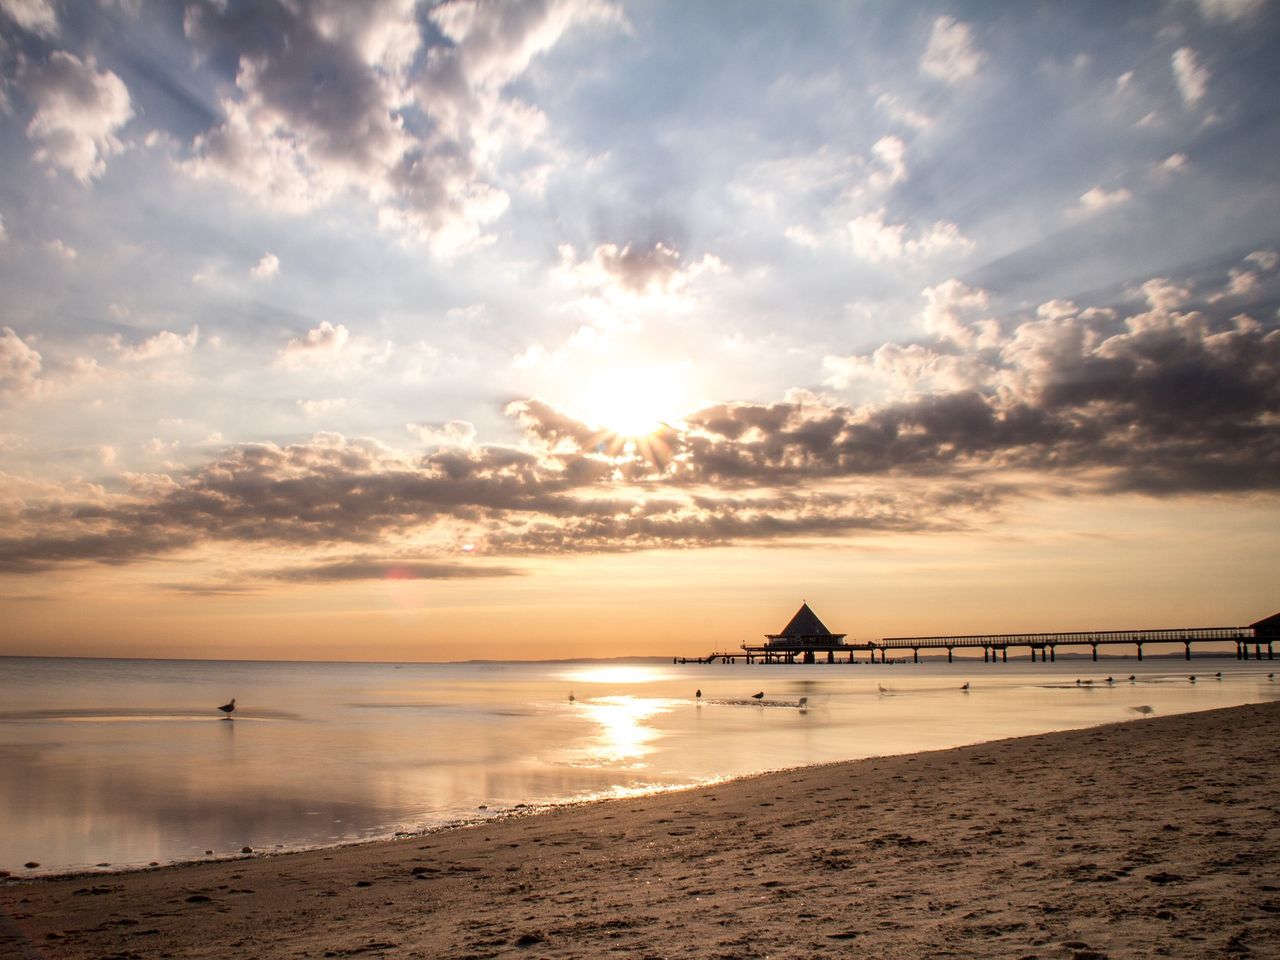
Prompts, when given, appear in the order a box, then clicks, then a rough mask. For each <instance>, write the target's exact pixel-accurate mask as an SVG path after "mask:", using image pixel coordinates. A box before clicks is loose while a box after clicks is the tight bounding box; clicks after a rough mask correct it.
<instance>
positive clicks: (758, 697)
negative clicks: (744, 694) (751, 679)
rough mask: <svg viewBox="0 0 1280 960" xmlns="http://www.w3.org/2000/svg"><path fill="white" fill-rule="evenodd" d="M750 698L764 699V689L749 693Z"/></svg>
mask: <svg viewBox="0 0 1280 960" xmlns="http://www.w3.org/2000/svg"><path fill="white" fill-rule="evenodd" d="M751 699H752V700H763V699H764V691H763V690H761V691H760V692H759V693H753V694H752V695H751Z"/></svg>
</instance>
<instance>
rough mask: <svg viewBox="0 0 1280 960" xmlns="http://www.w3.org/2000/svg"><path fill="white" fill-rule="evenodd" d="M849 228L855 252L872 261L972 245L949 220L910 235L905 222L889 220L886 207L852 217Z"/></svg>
mask: <svg viewBox="0 0 1280 960" xmlns="http://www.w3.org/2000/svg"><path fill="white" fill-rule="evenodd" d="M848 232H849V242H850V243H851V245H852V247H853V253H854V255H855V256H857V257H860V258H861V259H863V260H869V261H871V262H872V263H883V262H885V261H888V260H899V259H904V258H905V259H917V258H920V259H923V258H928V257H932V256H937V255H939V254H942V253H946V252H956V253H963V252H967V251H969V250H972V249H973V241H972V240H970V239H969V238H968V237H966V236H965V235H964V234H963V233H961V232H960V228H959V227H958V226H956V225H955V224H954V223H952V222H951V221H950V220H939V221H937V222H936V223H934V224H933V225H932V226H930V227H928V228H926V229H925V230H923V231H921V232H919V233H917V234H916V235H915V236H911V235H910V234H909V233H908V232H907V225H906V224H905V223H886V222H885V211H884V209H883V208H881V209H880V210H877V211H874V212H872V213H865V214H862V215H861V216H858V217H854V218H853V219H852V220H850V221H849V225H848Z"/></svg>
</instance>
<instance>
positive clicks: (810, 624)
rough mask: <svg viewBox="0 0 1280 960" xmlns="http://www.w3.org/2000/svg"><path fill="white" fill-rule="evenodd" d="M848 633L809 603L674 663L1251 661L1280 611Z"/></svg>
mask: <svg viewBox="0 0 1280 960" xmlns="http://www.w3.org/2000/svg"><path fill="white" fill-rule="evenodd" d="M845 636H846V634H843V633H832V632H831V631H830V630H828V629H827V628H826V625H824V624H823V622H822V621H821V620H819V619H818V617H817V614H815V613H814V612H813V611H812V610H811V609H809V604H807V603H804V604H801V606H800V609H799V610H798V611H797V612H796V615H795V616H794V617H792V618H791V622H790V623H788V624H787V625H786V626H785V627H783V628H782V632H781V633H770V634H766V635H765V640H766V641H767V642H766V643H764V644H747V643H744V644H743V645H742V652H741V653H738V652H737V651H732V652H724V653H711V654H708V655H707V656H705V657H676V658H674V659H675V662H676V663H714V662H715V661H716V660H719V661H721V662H722V663H732V662H734V661H735V660H746V661H747V662H748V663H756V662H762V663H797V662H799V663H815V662H817V654H819V653H825V654H826V655H827V656H826V661H827V663H835V662H836V654H837V653H840V652H847V653H848V655H849V656H848V660H847V661H846V662H848V663H854V662H856V661H855V659H854V654H855V652H856V651H859V650H861V651H866V652H867V653H869V654H870V655H871V658H870V659H871V662H872V663H875V662H876V655H877V654H879V659H880V662H881V663H885V662H886V661H887V660H888V659H889V652H890V651H903V652H905V651H907V650H910V651H911V655H912V660H914V661H915V662H916V663H919V662H920V651H921V650H928V651H931V650H946V651H947V661H948V662H950V661H951V660H952V659H953V656H954V653H955V651H956V650H981V651H982V660H983V662H984V663H986V662H991V663H995V662H996V661H997V660H999V661H1000V662H1005V661H1007V660H1008V659H1009V648H1010V647H1015V648H1017V647H1026V648H1028V649H1029V650H1030V651H1031V659H1032V660H1035V659H1037V654H1038V655H1039V659H1040V660H1042V661H1049V660H1056V659H1057V649H1058V647H1073V646H1074V647H1079V646H1087V647H1090V648H1091V649H1092V652H1093V659H1094V660H1097V659H1098V647H1100V646H1113V645H1117V644H1119V645H1122V646H1134V647H1136V648H1137V654H1138V659H1139V660H1141V659H1142V648H1143V645H1144V644H1153V643H1181V644H1182V645H1183V648H1184V651H1185V656H1186V659H1188V660H1190V659H1191V644H1192V643H1200V642H1219V643H1221V642H1223V641H1232V642H1234V643H1235V645H1236V659H1237V660H1248V659H1249V647H1250V646H1252V647H1253V658H1254V659H1255V660H1261V659H1262V658H1263V654H1264V651H1265V654H1266V658H1267V659H1268V660H1272V659H1274V657H1275V652H1274V649H1273V646H1272V645H1273V644H1275V643H1278V642H1280V613H1277V614H1275V615H1274V616H1270V617H1267V618H1266V619H1263V620H1259V621H1257V622H1256V623H1252V624H1250V625H1249V626H1247V627H1179V628H1175V629H1159V630H1083V631H1073V632H1059V633H1000V634H963V635H959V634H958V635H952V636H932V637H885V638H884V639H882V640H867V641H865V642H863V643H846V642H845Z"/></svg>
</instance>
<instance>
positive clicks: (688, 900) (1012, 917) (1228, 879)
mask: <svg viewBox="0 0 1280 960" xmlns="http://www.w3.org/2000/svg"><path fill="white" fill-rule="evenodd" d="M1278 756H1280V703H1269V704H1265V705H1257V706H1245V707H1238V708H1232V709H1227V710H1215V711H1210V712H1205V713H1197V714H1184V715H1178V716H1170V717H1154V718H1150V719H1143V720H1135V721H1134V722H1132V723H1125V724H1117V725H1111V726H1106V727H1096V728H1092V729H1087V730H1080V731H1073V732H1066V733H1056V734H1048V735H1042V736H1031V737H1023V738H1019V739H1014V740H1004V741H999V742H994V743H988V744H982V745H978V746H973V747H965V748H960V749H955V750H946V751H939V752H934V753H924V754H917V755H913V756H901V757H891V758H878V759H871V760H866V761H859V762H852V763H842V764H835V765H829V766H822V767H813V768H807V769H798V770H793V771H785V772H781V773H773V774H768V775H763V776H759V777H753V778H749V779H745V780H739V781H734V782H727V783H723V784H718V785H715V786H713V787H706V788H699V789H695V790H688V791H681V792H677V793H668V794H663V795H656V796H646V797H641V798H636V799H627V800H617V801H607V802H600V803H593V804H588V805H583V806H577V807H569V808H562V809H557V810H552V811H549V812H544V813H538V814H535V815H529V816H515V817H512V818H510V819H505V820H497V821H490V822H487V823H484V824H482V825H477V826H473V827H463V828H456V829H451V830H446V831H443V832H439V833H435V834H429V835H425V836H416V837H410V838H405V839H401V840H397V841H392V842H382V843H376V844H366V845H360V846H354V847H346V848H340V849H330V850H321V851H311V852H304V853H296V854H288V855H280V856H270V857H258V856H246V857H245V858H244V859H241V860H235V861H221V862H211V863H204V864H195V865H186V866H176V867H166V868H161V869H156V870H150V871H143V872H138V873H131V874H108V875H95V876H79V877H71V878H61V879H53V880H26V881H24V880H21V879H20V878H11V879H9V880H7V881H5V883H4V885H3V886H0V904H2V905H3V911H4V914H3V918H2V924H3V926H2V928H0V956H3V957H5V958H8V957H22V958H96V960H101V958H153V957H210V958H215V957H216V958H226V957H263V958H286V957H288V958H310V957H316V958H319V957H352V956H359V957H459V958H461V957H469V958H481V957H503V956H511V957H516V956H520V957H600V956H610V955H617V956H634V957H655V958H657V957H724V958H729V957H812V956H819V955H833V956H834V955H857V956H865V957H886V958H888V957H893V958H912V957H921V958H923V957H1011V958H1013V957H1020V958H1032V957H1036V958H1045V960H1048V958H1072V960H1089V958H1100V957H1112V958H1118V957H1151V956H1168V957H1218V956H1233V957H1276V956H1280V793H1278V792H1277V786H1280V778H1278V777H1277V757H1278Z"/></svg>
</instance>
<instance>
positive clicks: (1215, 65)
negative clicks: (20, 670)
mask: <svg viewBox="0 0 1280 960" xmlns="http://www.w3.org/2000/svg"><path fill="white" fill-rule="evenodd" d="M37 7H39V8H40V9H39V11H38V12H39V13H40V15H39V16H35V15H34V14H32V13H31V12H30V11H31V10H35V9H36V8H37ZM28 8H29V9H28ZM67 9H68V10H69V9H70V8H67ZM147 9H148V10H150V9H152V8H150V7H148V8H147ZM154 11H155V12H157V14H159V15H156V16H151V15H150V14H149V13H144V12H143V8H141V7H139V6H138V5H137V4H99V5H89V6H86V7H85V9H84V10H78V13H77V15H76V16H74V17H71V16H68V15H63V14H64V13H65V11H62V8H59V7H57V5H39V4H36V5H27V6H26V7H23V6H22V5H14V4H0V30H2V31H3V36H2V37H0V39H2V40H3V42H2V43H0V98H2V99H3V103H0V106H3V108H4V109H0V150H3V157H4V163H3V164H2V165H0V169H3V173H2V174H0V301H2V302H3V303H4V315H3V316H0V416H2V419H0V523H2V527H3V530H2V532H0V615H2V617H3V623H4V629H3V630H0V654H6V653H20V654H41V653H51V654H92V655H111V656H130V655H139V656H184V657H186V656H194V657H277V658H303V659H306V658H317V659H344V658H351V659H378V660H382V659H405V660H437V659H446V660H452V659H470V658H474V657H529V658H541V657H567V656H619V655H624V654H663V655H666V654H677V653H699V652H703V653H705V652H709V650H710V648H712V647H724V646H729V647H735V646H737V645H738V644H740V643H742V642H744V641H747V640H755V639H758V638H759V637H760V636H761V635H763V634H764V633H765V632H767V631H770V630H776V629H778V628H779V627H780V626H781V625H782V623H783V622H784V621H785V619H786V617H787V616H789V615H790V612H792V611H794V609H795V607H796V606H797V604H798V603H799V601H800V600H801V599H808V600H809V601H810V602H811V603H813V604H814V606H815V609H817V610H818V611H819V614H820V616H822V618H823V619H824V620H825V621H826V622H827V623H828V624H829V625H830V626H832V627H833V629H838V630H840V631H841V632H846V633H848V634H849V635H850V636H851V637H855V638H862V639H871V638H874V637H877V636H886V635H904V634H912V633H936V632H982V631H986V630H1041V629H1054V628H1061V629H1089V628H1104V629H1105V628H1120V627H1160V626H1165V625H1173V626H1192V625H1206V626H1216V625H1236V624H1240V623H1248V622H1251V621H1252V620H1254V619H1257V618H1260V617H1263V616H1267V615H1269V614H1271V613H1274V612H1276V610H1277V609H1280V595H1277V594H1276V589H1275V588H1276V583H1275V578H1274V576H1273V575H1272V574H1271V573H1270V571H1272V570H1274V569H1276V568H1277V567H1280V533H1278V532H1277V531H1280V470H1278V469H1277V464H1278V463H1280V316H1278V313H1277V308H1276V304H1277V303H1280V232H1278V231H1277V227H1276V224H1277V223H1280V190H1277V189H1276V187H1277V183H1276V171H1275V169H1274V164H1273V163H1271V162H1264V161H1260V160H1259V159H1258V158H1268V157H1275V156H1277V155H1280V117H1277V115H1276V112H1275V111H1274V110H1272V109H1270V106H1271V104H1270V100H1269V99H1268V97H1269V96H1270V95H1271V92H1272V91H1273V90H1274V66H1273V62H1274V49H1275V40H1276V38H1277V36H1280V8H1278V7H1277V5H1276V4H1274V3H1265V2H1262V3H1254V2H1242V3H1221V2H1208V0H1205V2H1187V3H1152V4H1147V5H1142V4H1139V5H1137V6H1133V5H1127V4H1126V5H1118V6H1117V7H1116V9H1114V10H1112V9H1106V10H1095V9H1090V10H1084V9H1082V8H1077V7H1076V6H1075V5H1070V4H1060V5H1052V6H1050V7H1047V8H1042V7H1030V6H1027V5H1017V4H1014V5H988V6H987V7H983V6H982V5H976V6H974V5H970V6H966V7H963V8H959V7H957V8H956V9H952V8H951V7H950V6H948V5H947V4H946V3H941V4H934V5H930V6H928V7H920V6H918V5H910V4H887V5H886V4H870V5H868V4H865V3H860V2H852V0H850V2H831V3H823V4H807V5H804V6H803V8H802V9H800V8H796V9H793V8H792V7H791V6H789V5H757V6H753V7H750V8H749V9H748V8H744V9H743V10H741V11H737V12H735V14H734V15H733V16H726V15H725V8H724V5H720V4H692V5H690V4H684V3H676V2H670V3H668V2H656V3H643V4H641V3H630V2H626V0H547V2H545V3H528V4H524V3H510V4H500V3H488V2H472V0H457V2H455V3H450V4H443V5H430V4H414V3H408V2H399V0H393V2H387V3H379V4H350V5H345V6H343V8H342V12H341V14H337V13H334V12H333V11H332V10H331V9H329V8H324V7H322V5H315V4H311V3H305V2H304V3H297V4H287V5H271V4H264V5H260V6H254V5H251V9H248V10H244V11H241V10H239V9H238V8H236V7H234V5H233V7H226V6H225V5H223V4H218V3H213V2H206V0H192V2H191V3H186V4H178V3H173V4H168V3H164V2H159V3H157V4H155V5H154ZM335 18H337V19H336V20H335ZM339 20H340V21H341V22H340V23H338V21H339ZM335 24H336V25H337V26H335ZM123 38H129V40H128V42H127V43H126V42H125V40H124V39H123ZM139 49H146V50H147V51H148V56H149V59H148V60H147V61H146V63H145V64H143V63H142V62H141V61H139V60H138V55H137V51H138V50H139ZM743 51H752V54H751V56H749V57H744V55H743Z"/></svg>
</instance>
